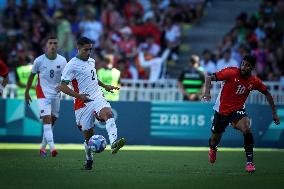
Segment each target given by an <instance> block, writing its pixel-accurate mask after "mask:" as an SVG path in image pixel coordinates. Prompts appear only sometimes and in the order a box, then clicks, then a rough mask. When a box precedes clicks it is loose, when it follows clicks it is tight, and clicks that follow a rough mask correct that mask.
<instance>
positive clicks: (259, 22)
mask: <svg viewBox="0 0 284 189" xmlns="http://www.w3.org/2000/svg"><path fill="white" fill-rule="evenodd" d="M245 54H252V55H254V56H256V58H257V64H256V74H257V75H258V76H259V77H260V78H261V79H263V80H266V81H279V80H280V79H281V76H282V77H283V75H284V2H283V1H281V0H263V1H261V3H260V5H259V9H258V10H257V11H256V12H255V13H254V14H252V15H248V14H247V13H246V12H243V13H241V14H239V16H238V17H237V18H236V19H235V24H234V26H233V28H232V29H231V30H230V31H229V32H228V33H227V34H226V35H225V36H224V38H223V40H222V41H221V42H220V43H219V44H217V48H215V49H214V50H209V49H205V50H204V52H203V55H202V56H203V58H202V60H201V62H200V63H201V66H202V67H203V69H204V70H205V72H207V73H208V74H212V73H214V72H215V71H219V70H221V69H223V68H225V67H228V66H239V64H240V62H241V59H242V57H243V56H244V55H245Z"/></svg>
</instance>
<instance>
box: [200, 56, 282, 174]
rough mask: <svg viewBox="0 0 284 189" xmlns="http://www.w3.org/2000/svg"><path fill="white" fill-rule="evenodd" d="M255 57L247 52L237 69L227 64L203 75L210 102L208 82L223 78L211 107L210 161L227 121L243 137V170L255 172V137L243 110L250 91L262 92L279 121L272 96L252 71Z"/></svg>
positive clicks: (205, 94)
mask: <svg viewBox="0 0 284 189" xmlns="http://www.w3.org/2000/svg"><path fill="white" fill-rule="evenodd" d="M255 63H256V58H255V57H254V56H250V55H247V56H245V57H244V58H243V60H242V62H241V66H240V68H235V67H229V68H226V69H223V70H221V71H219V72H217V73H215V74H213V75H212V76H208V77H207V78H206V84H205V85H206V86H205V87H206V88H205V92H204V95H203V97H202V98H203V99H204V100H206V101H209V100H210V99H211V96H210V86H211V81H223V83H222V87H221V90H220V93H219V95H218V98H217V100H216V103H215V105H214V107H213V109H214V110H215V114H214V120H213V123H212V127H211V132H212V134H211V138H210V139H209V146H210V150H209V161H210V163H214V162H215V161H216V153H217V145H218V144H219V143H220V140H221V137H222V133H223V132H224V131H225V129H226V127H227V126H228V124H230V123H231V124H232V126H233V127H234V128H235V129H238V130H240V131H241V132H242V133H243V136H244V149H245V152H246V158H247V163H246V171H247V172H254V171H255V165H254V163H253V145H254V139H253V135H252V132H251V128H250V120H249V117H248V115H247V114H246V112H245V101H246V100H247V98H248V95H249V93H250V92H251V91H252V90H258V91H259V92H261V93H262V94H264V95H265V97H266V99H267V101H268V103H269V105H270V107H271V109H272V118H273V120H274V123H275V124H276V125H278V124H279V123H280V121H279V117H278V115H277V112H276V108H275V105H274V101H273V98H272V96H271V94H270V92H269V91H268V90H267V88H266V86H265V85H264V84H263V83H262V81H261V80H260V79H259V78H258V77H257V76H255V75H252V74H251V72H252V70H253V69H254V68H255Z"/></svg>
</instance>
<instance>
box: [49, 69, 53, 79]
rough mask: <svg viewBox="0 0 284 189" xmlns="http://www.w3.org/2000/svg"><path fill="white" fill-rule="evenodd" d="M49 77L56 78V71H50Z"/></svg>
mask: <svg viewBox="0 0 284 189" xmlns="http://www.w3.org/2000/svg"><path fill="white" fill-rule="evenodd" d="M49 76H50V78H54V70H50V72H49Z"/></svg>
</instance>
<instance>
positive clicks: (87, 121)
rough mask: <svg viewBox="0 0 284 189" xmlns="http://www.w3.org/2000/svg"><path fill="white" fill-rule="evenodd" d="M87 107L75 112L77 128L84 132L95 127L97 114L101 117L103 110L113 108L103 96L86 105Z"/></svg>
mask: <svg viewBox="0 0 284 189" xmlns="http://www.w3.org/2000/svg"><path fill="white" fill-rule="evenodd" d="M85 105H86V106H85V107H83V108H80V109H78V110H76V111H75V117H76V123H77V126H78V128H79V129H80V130H82V131H85V130H89V129H91V128H93V127H94V123H95V114H97V115H99V113H100V111H101V109H103V108H105V107H109V108H111V106H110V104H109V102H108V101H107V100H106V99H105V98H104V97H103V96H98V97H96V98H95V99H94V100H93V101H91V102H88V103H85Z"/></svg>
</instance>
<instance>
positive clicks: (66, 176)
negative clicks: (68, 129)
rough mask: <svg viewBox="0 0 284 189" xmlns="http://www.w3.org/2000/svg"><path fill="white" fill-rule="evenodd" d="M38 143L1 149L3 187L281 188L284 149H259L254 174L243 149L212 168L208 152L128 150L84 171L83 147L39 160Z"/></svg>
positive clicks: (224, 153)
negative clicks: (247, 169)
mask: <svg viewBox="0 0 284 189" xmlns="http://www.w3.org/2000/svg"><path fill="white" fill-rule="evenodd" d="M38 146H39V145H38V144H37V145H32V144H26V145H19V144H0V188H1V189H9V188H15V189H20V188H29V189H33V188H37V189H41V188H50V189H53V188H62V189H63V188H68V189H73V188H74V189H75V188H76V189H83V188H89V189H91V188H96V189H107V188H112V189H128V188H129V189H132V188H133V189H135V188H141V189H146V188H155V189H160V188H161V189H162V188H163V189H167V188H171V189H176V188H191V189H198V188H218V189H222V188H229V189H234V188H236V189H242V188H249V189H254V188H258V189H260V188H265V189H267V188H269V189H272V188H277V189H279V188H283V186H284V150H272V149H256V152H255V163H256V172H255V173H254V174H248V173H246V172H245V169H244V162H245V157H244V153H243V151H242V149H228V148H226V149H224V148H223V149H221V148H220V150H219V152H218V158H217V162H216V164H214V165H211V164H209V163H208V159H207V158H208V157H207V148H185V147H147V146H146V147H145V146H140V147H139V146H129V147H128V146H126V147H125V148H124V149H123V150H122V151H120V152H119V153H118V154H116V155H111V154H110V151H109V150H106V151H104V152H103V153H101V154H96V155H95V168H94V169H93V170H92V171H85V170H81V168H82V165H83V162H84V161H83V160H84V152H83V150H82V146H81V145H57V148H58V151H59V155H58V156H57V157H55V158H52V157H47V158H41V157H39V155H38Z"/></svg>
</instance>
